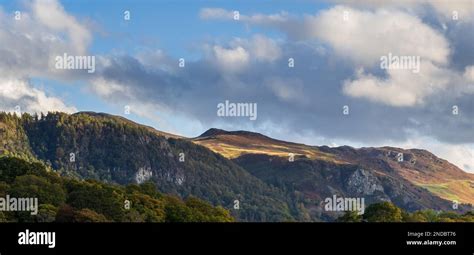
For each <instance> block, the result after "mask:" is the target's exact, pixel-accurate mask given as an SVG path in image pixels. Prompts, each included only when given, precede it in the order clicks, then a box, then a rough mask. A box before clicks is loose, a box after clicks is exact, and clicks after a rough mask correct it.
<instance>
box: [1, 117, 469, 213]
mask: <svg viewBox="0 0 474 255" xmlns="http://www.w3.org/2000/svg"><path fill="white" fill-rule="evenodd" d="M0 124H1V125H0V138H1V139H0V140H1V141H2V142H3V143H2V144H0V154H4V153H13V152H14V153H16V154H21V155H24V156H25V157H32V158H35V159H38V160H41V161H44V162H46V163H47V164H49V165H50V166H51V167H52V168H53V169H55V171H58V172H60V173H62V174H64V175H68V176H76V177H78V178H82V179H87V178H92V179H99V180H103V181H106V182H113V183H118V184H129V183H141V182H144V181H152V182H154V183H155V184H156V186H157V187H158V189H159V191H160V192H163V193H171V194H176V195H179V196H181V197H188V196H196V197H198V198H201V199H204V200H206V201H209V202H211V203H212V204H213V205H219V206H222V207H224V208H226V209H228V210H230V211H231V213H232V214H233V216H235V217H236V218H237V219H238V220H241V221H320V220H323V221H332V220H334V219H336V218H337V217H338V215H340V214H338V213H337V212H336V213H333V212H326V211H324V209H323V208H324V206H323V205H322V202H323V201H324V199H325V198H326V197H332V195H333V194H337V195H339V196H345V197H364V198H366V199H367V203H368V204H370V203H375V202H380V201H392V202H394V203H395V204H396V205H397V206H400V207H401V208H404V209H406V210H409V211H414V210H420V209H435V210H450V208H451V206H452V200H453V198H456V199H459V201H460V202H464V201H470V199H472V197H473V195H472V193H471V191H470V189H469V188H468V186H469V185H470V183H468V182H467V181H466V180H465V179H463V178H468V179H469V180H471V179H470V178H471V177H470V175H468V177H466V176H465V175H464V174H459V176H457V175H456V174H457V173H459V171H462V170H459V169H457V168H456V167H453V166H451V165H450V164H449V162H446V163H445V165H443V164H438V165H436V166H437V168H433V169H432V172H433V174H432V176H430V175H427V174H425V173H429V171H428V170H429V169H424V168H423V167H429V166H430V164H431V163H432V162H437V161H440V162H444V161H442V160H438V158H433V156H434V155H432V154H423V153H421V152H419V151H413V152H410V151H406V150H403V152H406V153H408V154H407V155H406V156H405V157H406V161H405V162H402V163H397V162H396V160H395V159H396V155H395V154H393V153H392V152H391V151H394V152H397V151H399V150H402V149H396V148H395V149H390V148H391V147H381V148H382V149H381V148H374V149H370V148H369V149H367V148H361V149H355V148H352V147H349V146H341V147H336V148H331V147H328V146H308V145H304V144H297V143H291V142H285V141H280V140H276V139H273V138H270V137H268V136H265V135H262V134H259V133H254V132H248V131H225V130H219V129H210V130H208V131H206V132H204V133H203V134H205V135H204V136H203V135H201V136H199V137H197V138H185V137H181V136H173V135H172V134H168V133H165V132H161V131H158V130H156V129H154V128H152V127H148V126H144V125H141V124H138V123H135V122H133V121H130V120H128V119H126V118H123V117H120V116H114V115H109V114H102V113H91V112H80V113H77V114H72V115H69V114H65V113H50V114H48V115H46V116H44V117H43V118H38V117H35V116H31V115H27V114H24V115H23V116H21V117H18V116H13V115H8V114H5V113H0ZM167 134H168V135H167ZM384 148H385V149H384ZM388 152H390V155H387V153H388ZM70 153H75V154H74V156H75V161H74V162H71V161H70ZM290 153H292V154H293V155H292V156H293V157H294V160H293V161H290V160H289V156H290V155H289V154H290ZM417 153H421V154H420V155H418V154H417ZM431 155H432V156H431ZM422 156H423V157H422ZM425 156H426V157H425ZM181 159H182V160H181ZM413 159H416V160H418V162H417V163H416V162H415V166H416V168H413V167H412V166H411V165H410V164H411V163H410V162H411V160H413ZM428 163H430V164H428ZM443 167H450V168H449V169H448V170H449V171H448V174H451V175H453V176H454V177H456V178H454V179H453V183H447V184H446V183H445V182H435V181H434V180H437V179H436V178H438V177H439V176H442V175H440V172H441V170H442V168H443ZM414 170H416V171H420V173H422V175H421V176H422V177H423V178H421V179H418V181H419V182H420V183H415V182H414V179H415V177H414V176H416V174H414V172H415V171H414ZM428 177H430V178H431V179H430V178H428ZM442 177H443V176H442ZM448 177H449V176H448ZM445 179H446V176H445V177H443V178H440V180H442V181H446V180H445ZM461 184H462V185H461ZM443 185H447V186H446V187H444V186H443ZM466 185H467V186H466ZM456 187H461V188H458V189H456ZM447 191H448V193H446V192H447ZM443 192H444V193H443ZM449 192H451V193H449ZM463 192H464V193H463ZM443 196H444V198H443ZM236 201H237V204H240V209H235V208H234V206H235V203H236ZM460 208H461V209H462V210H466V208H469V207H466V206H464V205H461V206H460Z"/></svg>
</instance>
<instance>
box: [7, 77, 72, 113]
mask: <svg viewBox="0 0 474 255" xmlns="http://www.w3.org/2000/svg"><path fill="white" fill-rule="evenodd" d="M17 107H19V108H18V110H20V111H21V112H29V113H41V112H43V113H46V112H48V111H62V112H67V113H72V112H76V111H77V109H76V108H75V107H72V106H67V105H66V104H64V103H63V101H62V100H61V99H59V98H56V97H52V96H48V95H47V94H46V93H45V92H44V91H42V90H39V89H37V88H34V87H33V86H32V85H31V84H30V83H29V82H28V81H26V80H14V79H7V80H5V79H1V80H0V110H1V111H6V112H14V111H16V110H17Z"/></svg>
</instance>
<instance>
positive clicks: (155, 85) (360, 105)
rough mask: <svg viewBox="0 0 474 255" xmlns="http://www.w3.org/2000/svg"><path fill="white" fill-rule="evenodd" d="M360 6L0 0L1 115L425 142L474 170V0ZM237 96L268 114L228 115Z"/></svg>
mask: <svg viewBox="0 0 474 255" xmlns="http://www.w3.org/2000/svg"><path fill="white" fill-rule="evenodd" d="M354 2H356V1H349V0H324V1H317V0H314V1H250V0H248V1H247V0H245V1H185V0H178V1H151V0H135V1H122V0H114V1H93V0H75V1H56V0H18V1H4V0H0V24H1V26H0V110H2V111H14V110H15V109H18V108H17V107H20V108H19V109H21V111H22V112H47V111H64V112H69V113H73V112H77V111H96V112H106V113H110V114H115V115H121V116H124V117H126V118H129V119H132V120H134V121H137V122H139V123H142V124H146V125H150V126H153V127H155V128H156V129H159V130H162V131H167V132H171V133H175V134H180V135H183V136H187V137H195V136H198V135H199V134H201V133H203V132H204V131H206V130H207V129H209V128H222V129H226V130H249V131H255V132H260V133H263V134H265V135H268V136H271V137H274V138H278V139H282V140H288V141H295V142H301V143H305V144H310V145H329V146H340V145H350V146H353V147H369V146H395V147H402V148H407V149H408V148H420V149H426V150H429V151H431V152H433V153H434V154H436V155H437V156H439V157H441V158H444V159H447V160H449V161H450V162H452V163H454V164H455V165H457V166H458V167H460V168H461V169H464V170H465V171H468V172H473V173H474V129H473V127H474V103H473V94H474V1H471V0H449V1H448V0H445V1H444V0H439V1H435V0H433V1H429V0H418V1H414V0H398V1H395V0H387V1H375V0H360V1H357V4H354ZM236 12H238V18H237V16H236ZM128 14H129V16H128ZM128 17H129V18H128ZM64 54H67V55H69V56H89V57H94V58H95V70H94V72H93V73H89V72H87V70H81V69H80V68H76V69H60V68H58V67H57V65H56V61H57V57H58V56H63V55H64ZM389 56H396V57H400V58H401V57H406V58H405V59H410V61H412V62H409V63H412V64H413V65H407V66H401V67H399V68H396V66H391V67H386V66H385V67H384V66H383V65H382V64H381V63H382V61H383V58H385V57H386V58H388V57H389ZM183 60H184V66H183V65H181V66H180V63H181V64H182V63H183ZM290 60H291V61H290ZM290 62H291V63H292V64H290ZM391 63H393V62H392V60H391ZM415 66H417V67H418V68H419V70H418V72H417V71H416V70H415V69H416V68H414V67H415ZM225 101H229V102H233V103H248V104H252V105H253V104H256V105H257V106H258V108H257V109H258V111H257V113H258V117H257V118H256V120H251V118H248V117H245V116H244V117H242V116H241V117H233V116H224V117H223V116H219V115H218V114H217V108H218V105H219V104H220V103H223V102H225ZM126 109H129V110H130V111H129V114H128V112H127V111H126Z"/></svg>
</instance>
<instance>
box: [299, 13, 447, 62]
mask: <svg viewBox="0 0 474 255" xmlns="http://www.w3.org/2000/svg"><path fill="white" fill-rule="evenodd" d="M344 12H347V13H348V15H347V20H344ZM304 28H305V29H306V31H307V32H306V35H307V37H309V38H315V39H319V40H322V41H324V42H326V43H328V44H329V45H331V47H333V48H334V49H335V51H336V52H337V53H338V54H340V55H341V56H344V57H349V58H351V59H352V60H353V61H355V63H356V64H360V65H365V66H371V65H374V64H376V63H379V61H380V57H381V56H384V55H387V54H389V53H392V54H394V55H398V56H420V57H421V58H422V59H424V60H429V61H432V62H435V63H439V64H446V63H447V61H448V55H449V53H450V52H449V45H448V42H447V41H446V39H445V38H444V37H443V36H442V35H441V34H439V33H438V32H437V31H435V30H434V29H432V28H431V27H430V26H428V25H426V24H424V23H423V22H422V21H421V20H420V19H419V18H417V17H414V16H412V15H410V14H407V13H403V12H400V11H393V10H391V11H389V10H385V9H378V10H376V11H363V10H357V9H353V8H349V7H345V6H336V7H334V8H331V9H329V10H326V11H323V12H321V13H320V14H319V15H316V16H313V17H308V18H307V19H306V20H305V21H304Z"/></svg>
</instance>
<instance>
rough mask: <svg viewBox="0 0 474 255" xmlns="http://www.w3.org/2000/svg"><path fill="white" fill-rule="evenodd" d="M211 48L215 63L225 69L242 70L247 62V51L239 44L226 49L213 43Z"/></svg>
mask: <svg viewBox="0 0 474 255" xmlns="http://www.w3.org/2000/svg"><path fill="white" fill-rule="evenodd" d="M212 50H213V54H214V57H215V59H216V61H217V64H218V65H219V67H221V68H223V69H224V70H226V71H230V72H232V71H239V70H242V69H243V68H244V67H246V66H247V64H248V62H249V53H248V52H247V50H245V49H244V48H242V47H241V46H238V47H235V48H230V49H228V48H224V47H222V46H220V45H215V46H214V47H213V48H212Z"/></svg>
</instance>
